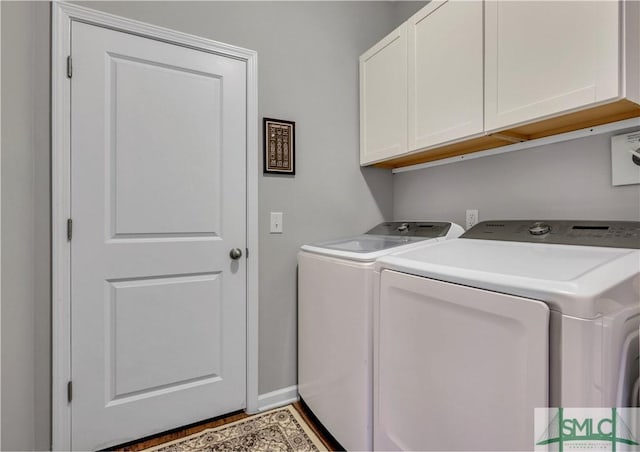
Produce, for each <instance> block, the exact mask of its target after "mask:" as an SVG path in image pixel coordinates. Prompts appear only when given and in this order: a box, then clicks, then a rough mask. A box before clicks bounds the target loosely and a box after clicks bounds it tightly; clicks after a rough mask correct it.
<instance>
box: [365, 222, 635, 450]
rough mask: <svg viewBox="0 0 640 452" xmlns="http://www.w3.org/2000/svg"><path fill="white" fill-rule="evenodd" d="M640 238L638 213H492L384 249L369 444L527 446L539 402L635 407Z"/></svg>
mask: <svg viewBox="0 0 640 452" xmlns="http://www.w3.org/2000/svg"><path fill="white" fill-rule="evenodd" d="M639 248H640V222H607V221H589V222H586V221H544V222H533V221H490V222H482V223H479V224H478V225H476V226H475V227H473V228H472V229H470V230H469V231H467V232H466V233H465V234H464V235H462V237H460V239H458V240H451V241H447V242H444V243H438V244H435V245H433V246H430V247H425V248H418V249H413V250H410V251H407V252H402V253H394V254H392V255H388V256H385V257H382V258H381V259H380V260H379V261H378V263H377V273H376V275H377V276H376V278H377V280H378V284H379V286H378V287H379V289H378V290H379V297H378V300H377V302H376V303H375V304H374V344H375V349H374V365H375V371H374V395H375V396H374V407H375V411H374V448H375V450H398V449H402V450H532V449H533V447H534V408H536V407H547V406H550V407H616V406H617V407H626V406H634V404H635V403H637V402H634V401H633V399H634V386H635V387H636V388H637V387H638V383H637V381H638V372H639V370H638V334H639V333H638V332H639V327H640V250H639ZM636 398H637V394H636Z"/></svg>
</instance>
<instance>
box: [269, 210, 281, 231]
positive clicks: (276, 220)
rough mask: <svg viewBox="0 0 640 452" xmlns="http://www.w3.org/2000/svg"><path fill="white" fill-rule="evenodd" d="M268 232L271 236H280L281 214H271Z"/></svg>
mask: <svg viewBox="0 0 640 452" xmlns="http://www.w3.org/2000/svg"><path fill="white" fill-rule="evenodd" d="M269 232H271V233H272V234H282V212H271V227H270V228H269Z"/></svg>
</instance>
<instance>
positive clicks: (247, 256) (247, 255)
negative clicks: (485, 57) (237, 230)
mask: <svg viewBox="0 0 640 452" xmlns="http://www.w3.org/2000/svg"><path fill="white" fill-rule="evenodd" d="M245 250H246V251H247V253H246V254H245V256H246V258H247V259H249V248H245Z"/></svg>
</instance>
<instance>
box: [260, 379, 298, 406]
mask: <svg viewBox="0 0 640 452" xmlns="http://www.w3.org/2000/svg"><path fill="white" fill-rule="evenodd" d="M298 400H299V398H298V385H293V386H289V387H287V388H282V389H278V390H276V391H271V392H267V393H266V394H260V395H259V396H258V411H259V412H260V411H267V410H271V409H273V408H278V407H281V406H284V405H289V404H290V403H293V402H297V401H298Z"/></svg>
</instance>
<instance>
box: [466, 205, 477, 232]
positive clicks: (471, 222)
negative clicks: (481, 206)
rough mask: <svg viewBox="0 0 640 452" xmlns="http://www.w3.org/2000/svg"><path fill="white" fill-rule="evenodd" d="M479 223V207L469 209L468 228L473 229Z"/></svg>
mask: <svg viewBox="0 0 640 452" xmlns="http://www.w3.org/2000/svg"><path fill="white" fill-rule="evenodd" d="M476 223H478V209H467V229H471V228H472V227H474V226H475V225H476Z"/></svg>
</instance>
